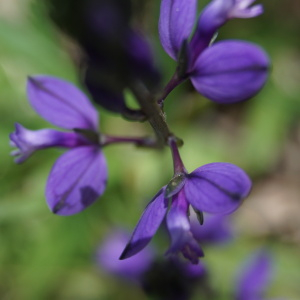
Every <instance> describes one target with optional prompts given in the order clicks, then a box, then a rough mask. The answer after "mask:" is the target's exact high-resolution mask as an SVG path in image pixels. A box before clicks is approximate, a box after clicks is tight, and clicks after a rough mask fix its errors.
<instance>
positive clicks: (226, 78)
mask: <svg viewBox="0 0 300 300" xmlns="http://www.w3.org/2000/svg"><path fill="white" fill-rule="evenodd" d="M268 68H269V59H268V56H267V54H266V53H265V52H264V51H263V50H262V49H261V48H259V47H258V46H256V45H254V44H251V43H246V42H240V41H233V40H232V41H225V42H219V43H217V44H215V45H214V46H212V47H210V48H207V49H206V50H205V51H204V52H203V53H202V54H201V55H200V56H199V58H198V59H197V61H196V63H195V66H194V71H193V72H192V74H191V81H192V83H193V85H194V87H195V89H196V90H197V91H198V92H199V93H201V94H202V95H204V96H205V97H207V98H209V99H211V100H212V101H215V102H218V103H234V102H238V101H243V100H246V99H249V98H251V97H253V96H254V95H255V94H256V93H257V92H258V91H259V90H260V89H261V88H262V87H263V85H264V84H265V82H266V79H267V76H268Z"/></svg>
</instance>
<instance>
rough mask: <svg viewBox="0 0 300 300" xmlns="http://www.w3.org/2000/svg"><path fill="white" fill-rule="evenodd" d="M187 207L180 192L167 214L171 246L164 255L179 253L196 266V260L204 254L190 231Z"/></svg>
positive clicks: (183, 195)
mask: <svg viewBox="0 0 300 300" xmlns="http://www.w3.org/2000/svg"><path fill="white" fill-rule="evenodd" d="M188 206H189V203H188V202H187V201H186V198H185V194H184V191H183V190H181V191H180V192H179V193H178V194H177V195H176V196H174V198H173V202H172V204H171V208H170V210H169V212H168V214H167V227H168V230H169V233H170V236H171V242H172V244H171V246H170V248H169V250H168V251H167V253H166V254H170V253H178V252H181V253H182V254H183V256H184V257H185V258H187V259H189V260H190V261H191V262H192V263H193V264H197V263H198V258H199V257H202V256H204V253H203V251H202V249H201V247H200V246H199V245H198V243H197V242H196V240H195V239H194V237H193V235H192V233H191V231H190V222H189V219H188V215H187V214H188Z"/></svg>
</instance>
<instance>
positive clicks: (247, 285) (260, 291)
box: [235, 250, 273, 300]
mask: <svg viewBox="0 0 300 300" xmlns="http://www.w3.org/2000/svg"><path fill="white" fill-rule="evenodd" d="M272 269H273V268H272V259H271V255H270V253H268V252H267V251H265V250H260V251H258V252H256V253H255V254H254V255H253V256H252V257H251V258H250V260H248V261H247V264H246V265H245V266H244V267H243V269H242V270H241V271H240V274H239V276H238V278H237V287H236V297H235V299H236V300H259V299H264V293H265V290H266V287H267V286H268V284H269V282H270V280H271V277H272Z"/></svg>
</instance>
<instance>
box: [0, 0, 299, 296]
mask: <svg viewBox="0 0 300 300" xmlns="http://www.w3.org/2000/svg"><path fill="white" fill-rule="evenodd" d="M199 2H200V1H199ZM206 2H207V1H206ZM262 2H263V4H264V6H265V14H264V15H262V16H260V17H259V18H255V19H251V20H234V21H231V22H229V23H228V24H227V25H226V26H224V27H223V28H222V30H221V31H220V34H219V36H218V39H226V38H234V39H243V40H248V41H252V42H255V43H258V44H259V45H261V46H262V47H263V48H264V49H265V50H266V51H267V52H268V53H269V55H270V58H271V60H272V65H273V68H272V72H271V74H270V79H269V80H268V82H267V84H266V86H265V87H264V89H263V90H262V91H261V92H260V93H259V94H258V95H257V96H256V97H255V98H253V99H251V100H250V101H247V102H245V103H240V104H235V105H230V106H220V105H216V104H213V103H211V102H209V101H207V100H206V99H204V98H203V97H201V96H200V95H198V94H197V93H195V92H194V91H193V89H192V87H191V85H190V84H189V83H185V84H184V85H182V86H181V87H179V88H177V89H176V90H175V91H174V92H172V93H171V95H170V97H169V99H168V100H167V102H166V105H165V111H166V113H167V116H168V122H169V125H170V127H171V129H172V131H173V132H175V133H176V134H177V135H178V136H180V137H182V138H183V139H184V142H185V145H184V147H183V148H182V149H181V153H182V158H183V161H184V162H185V164H186V167H187V169H188V170H189V171H192V170H193V169H195V168H197V167H199V166H200V165H202V164H205V163H209V162H214V161H227V162H231V163H235V164H237V165H239V166H240V167H242V168H244V169H245V170H246V171H247V172H248V173H249V174H250V176H251V177H252V179H253V181H254V187H253V191H252V194H251V196H250V197H249V198H248V199H246V201H245V203H244V204H243V205H242V207H241V208H240V209H239V210H238V211H237V212H236V213H234V215H233V216H232V219H233V223H234V224H235V228H236V233H237V238H236V239H235V241H234V242H233V243H231V244H230V245H227V246H225V247H222V248H216V247H215V248H214V247H210V248H208V247H206V248H205V249H204V251H205V253H206V257H205V262H206V263H207V265H208V266H209V268H210V270H211V279H212V281H213V285H214V286H215V287H218V288H219V289H220V290H221V292H222V293H223V294H224V296H223V298H222V299H230V296H228V295H230V292H231V291H232V290H233V285H234V281H235V274H236V271H237V270H238V268H239V266H240V264H241V263H242V262H243V261H244V260H245V259H246V258H247V256H248V255H250V254H251V253H252V252H253V251H254V250H255V249H257V248H258V247H261V246H265V245H267V246H269V247H270V249H271V251H272V252H273V255H274V258H275V259H274V261H275V264H276V266H275V271H276V272H274V280H273V282H272V284H271V286H270V289H269V290H268V297H269V298H272V297H273V298H275V297H284V298H285V299H294V300H297V299H300V286H299V280H300V268H299V266H300V254H299V253H300V217H299V214H300V122H299V120H300V52H299V49H300V39H299V36H300V22H299V20H300V3H299V1H298V0H285V1H279V0H273V1H262ZM145 3H146V4H145V5H146V9H145V10H144V12H143V15H139V16H138V17H137V21H136V22H140V23H139V25H140V26H141V28H143V30H144V31H145V32H146V33H147V34H148V35H149V37H150V39H151V41H152V43H153V48H154V51H155V53H156V54H155V57H156V60H157V64H158V65H160V66H162V70H163V75H164V79H163V80H164V82H167V80H168V79H169V77H170V76H171V75H172V72H173V71H174V68H175V63H174V62H173V61H172V60H171V59H170V58H169V57H168V56H167V55H166V54H165V53H164V52H163V50H162V48H161V46H160V44H159V42H158V36H157V20H158V12H159V1H158V0H155V1H145ZM200 5H201V6H203V5H204V3H202V2H201V3H200ZM0 7H1V9H0V95H1V101H0V105H1V108H0V122H1V126H0V139H1V140H0V154H1V156H0V157H1V159H0V180H1V182H0V298H1V299H5V300H10V299H12V300H15V299H22V300H23V299H26V300H27V299H28V300H29V299H31V300H35V299H37V300H38V299H78V300H95V299H140V300H141V299H147V298H146V296H145V295H144V294H143V292H142V291H141V290H139V289H138V288H132V286H127V285H126V284H125V283H124V282H121V281H120V280H118V279H116V278H113V277H111V276H109V275H107V274H105V273H104V272H103V271H101V270H100V269H99V268H98V267H97V266H96V265H95V262H94V258H93V257H94V254H95V251H96V248H97V247H98V245H99V244H100V242H101V239H102V237H103V236H104V235H105V234H106V233H107V232H108V230H109V229H110V228H112V227H114V226H119V225H120V226H123V227H125V228H127V229H128V230H129V231H130V230H132V229H133V228H134V226H135V224H136V222H137V220H138V219H139V216H140V214H141V213H142V211H143V209H144V207H145V205H146V203H147V201H149V200H150V199H151V197H152V196H153V195H154V194H155V193H156V192H157V191H158V189H159V188H160V187H161V186H162V185H164V184H166V183H167V182H168V180H170V178H171V176H172V164H171V157H170V153H169V152H168V151H167V149H166V150H164V151H155V150H144V149H136V148H134V147H133V146H130V145H122V146H119V145H118V146H111V147H108V148H106V149H105V150H104V152H105V155H106V157H107V161H108V166H109V181H108V186H107V190H106V192H105V194H104V195H103V196H102V197H101V199H99V201H98V202H97V203H96V204H94V205H92V206H91V207H90V208H88V209H87V210H86V211H84V212H83V213H81V214H79V215H75V216H71V217H60V216H56V215H53V214H52V213H51V212H50V211H49V209H48V207H47V205H46V202H45V197H44V187H45V183H46V180H47V176H48V173H49V171H50V169H51V166H52V164H53V163H54V161H55V160H56V158H57V157H58V156H59V155H60V153H62V152H61V151H60V150H56V149H50V150H44V151H40V152H39V153H36V154H35V155H34V156H33V157H32V158H30V159H29V160H28V161H27V162H26V163H24V164H22V165H15V164H14V162H13V159H12V158H11V157H10V156H9V152H10V151H11V147H10V146H9V140H8V135H9V133H10V132H12V131H13V130H14V123H15V122H19V123H21V124H22V125H24V126H25V127H27V128H30V129H40V128H44V127H51V125H49V124H48V123H47V122H46V121H44V120H42V119H41V117H39V116H38V115H37V114H36V113H35V112H34V111H33V110H32V109H31V108H30V106H29V104H28V102H27V100H26V88H25V87H26V77H27V76H28V75H30V74H49V75H54V76H57V77H62V78H65V79H67V80H70V81H73V82H74V83H76V84H78V81H77V77H78V76H77V73H76V64H75V62H74V60H72V59H71V57H73V58H74V57H76V51H77V50H76V49H77V48H76V47H75V46H74V45H73V44H72V42H71V41H70V40H69V39H67V38H66V37H64V36H62V35H61V34H60V33H58V31H57V30H56V28H55V27H54V26H53V25H52V23H51V22H50V21H49V19H48V18H47V16H46V14H45V7H44V6H43V5H41V2H40V1H31V0H26V1H25V0H10V1H7V0H0ZM70 54H71V55H70ZM101 130H102V131H103V132H105V133H108V134H116V135H147V134H149V133H151V130H150V128H149V126H148V125H146V124H140V123H137V124H136V123H132V122H127V121H125V120H123V119H122V118H120V117H118V116H116V115H112V114H110V113H107V112H105V111H103V110H101ZM164 238H165V236H161V238H160V239H161V241H160V240H158V242H161V243H162V244H163V245H164V246H163V247H161V249H160V253H161V254H163V253H164V252H165V250H166V245H167V243H166V242H165V241H163V239H164ZM195 299H199V298H197V295H196V296H195Z"/></svg>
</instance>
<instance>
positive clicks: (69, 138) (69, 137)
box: [9, 123, 88, 163]
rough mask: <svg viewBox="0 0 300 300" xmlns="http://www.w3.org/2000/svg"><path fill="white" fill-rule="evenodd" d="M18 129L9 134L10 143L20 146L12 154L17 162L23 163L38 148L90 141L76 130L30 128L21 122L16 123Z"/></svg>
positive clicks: (70, 146) (75, 144)
mask: <svg viewBox="0 0 300 300" xmlns="http://www.w3.org/2000/svg"><path fill="white" fill-rule="evenodd" d="M15 128H16V130H15V131H14V132H13V133H11V134H10V135H9V137H10V144H11V146H13V147H17V148H19V149H18V150H14V151H13V152H12V153H11V154H12V156H16V159H15V162H16V163H22V162H24V161H25V160H26V159H27V158H29V157H30V156H31V155H32V154H33V153H34V152H35V151H36V150H39V149H45V148H50V147H65V148H73V147H76V146H79V145H83V144H86V143H88V142H87V141H85V140H84V138H83V137H81V136H80V135H78V134H77V133H75V132H61V131H57V130H54V129H41V130H29V129H27V128H25V127H23V126H22V125H21V124H18V123H16V124H15Z"/></svg>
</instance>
